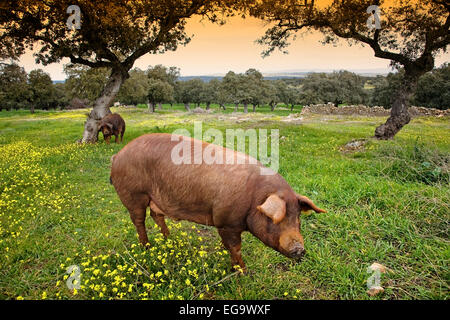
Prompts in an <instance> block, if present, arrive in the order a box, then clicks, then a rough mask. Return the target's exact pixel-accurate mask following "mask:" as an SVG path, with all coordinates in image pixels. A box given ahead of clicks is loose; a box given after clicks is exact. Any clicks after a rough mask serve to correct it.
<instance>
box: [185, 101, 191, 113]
mask: <svg viewBox="0 0 450 320" xmlns="http://www.w3.org/2000/svg"><path fill="white" fill-rule="evenodd" d="M184 108H185V109H186V111H191V107H189V102H187V103H185V104H184Z"/></svg>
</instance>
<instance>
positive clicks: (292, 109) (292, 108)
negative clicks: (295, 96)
mask: <svg viewBox="0 0 450 320" xmlns="http://www.w3.org/2000/svg"><path fill="white" fill-rule="evenodd" d="M292 111H294V104H292V105H291V112H292Z"/></svg>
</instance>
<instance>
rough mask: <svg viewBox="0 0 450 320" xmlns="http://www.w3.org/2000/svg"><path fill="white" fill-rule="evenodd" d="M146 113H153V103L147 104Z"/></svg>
mask: <svg viewBox="0 0 450 320" xmlns="http://www.w3.org/2000/svg"><path fill="white" fill-rule="evenodd" d="M148 112H151V113H154V112H155V103H154V102H149V103H148Z"/></svg>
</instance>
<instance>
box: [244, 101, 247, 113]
mask: <svg viewBox="0 0 450 320" xmlns="http://www.w3.org/2000/svg"><path fill="white" fill-rule="evenodd" d="M244 113H248V104H247V102H245V103H244Z"/></svg>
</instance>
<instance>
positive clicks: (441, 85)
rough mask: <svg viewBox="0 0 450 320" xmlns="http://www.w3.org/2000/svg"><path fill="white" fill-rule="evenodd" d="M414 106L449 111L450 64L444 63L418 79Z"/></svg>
mask: <svg viewBox="0 0 450 320" xmlns="http://www.w3.org/2000/svg"><path fill="white" fill-rule="evenodd" d="M414 104H416V105H418V106H426V107H429V108H436V109H441V110H445V109H450V64H448V63H446V64H444V65H442V66H441V67H440V68H437V69H435V70H433V71H431V72H430V73H427V74H426V75H424V76H423V77H422V78H420V80H419V84H418V86H417V90H416V94H415V96H414Z"/></svg>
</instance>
